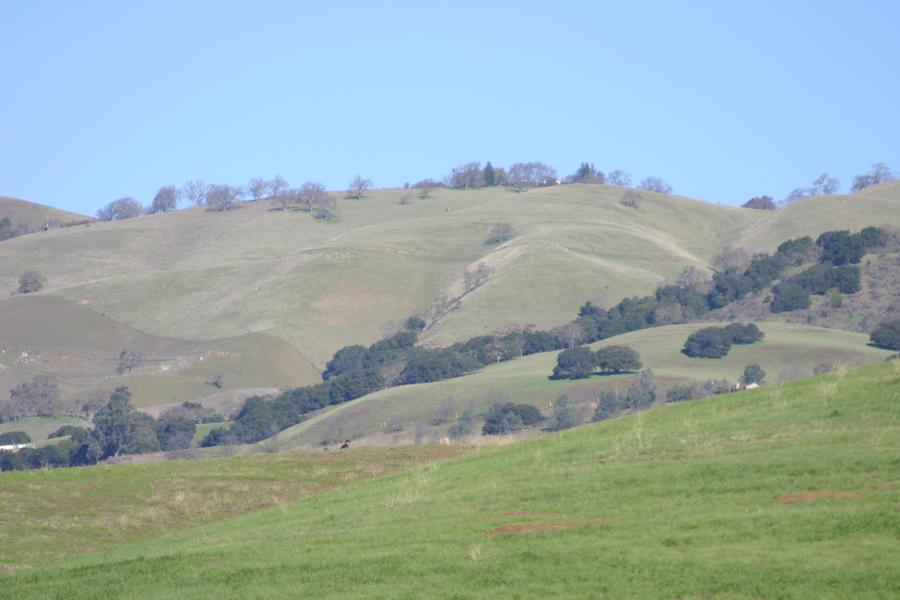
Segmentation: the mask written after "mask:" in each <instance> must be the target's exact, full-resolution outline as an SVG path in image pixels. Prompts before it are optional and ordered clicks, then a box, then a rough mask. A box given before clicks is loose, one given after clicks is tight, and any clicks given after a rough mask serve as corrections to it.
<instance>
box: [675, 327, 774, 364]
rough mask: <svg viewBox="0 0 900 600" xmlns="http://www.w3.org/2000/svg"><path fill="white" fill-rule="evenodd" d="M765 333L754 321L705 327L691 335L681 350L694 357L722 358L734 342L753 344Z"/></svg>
mask: <svg viewBox="0 0 900 600" xmlns="http://www.w3.org/2000/svg"><path fill="white" fill-rule="evenodd" d="M764 335H765V334H764V333H763V332H762V331H760V329H759V327H757V326H756V325H755V324H754V323H747V324H744V325H742V324H740V323H732V324H730V325H727V326H725V327H705V328H703V329H699V330H697V331H695V332H694V333H692V334H691V335H689V336H688V338H687V340H686V341H685V342H684V348H683V349H682V350H681V351H682V352H683V353H684V354H687V355H688V356H690V357H693V358H722V357H724V356H726V355H727V354H728V351H729V350H731V345H732V344H752V343H753V342H756V341H758V340H761V339H762V338H763V337H764Z"/></svg>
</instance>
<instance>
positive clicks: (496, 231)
mask: <svg viewBox="0 0 900 600" xmlns="http://www.w3.org/2000/svg"><path fill="white" fill-rule="evenodd" d="M513 235H514V231H513V226H512V225H510V224H509V223H497V224H496V225H494V228H493V229H491V233H490V234H489V235H488V238H487V239H486V240H484V243H485V244H488V245H493V244H500V243H502V242H505V241H507V240H509V239H512V237H513Z"/></svg>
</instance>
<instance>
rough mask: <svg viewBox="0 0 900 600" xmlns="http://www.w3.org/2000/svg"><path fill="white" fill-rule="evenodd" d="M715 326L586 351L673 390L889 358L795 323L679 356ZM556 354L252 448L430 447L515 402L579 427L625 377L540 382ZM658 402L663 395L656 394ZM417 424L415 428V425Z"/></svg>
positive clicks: (417, 389) (345, 413) (320, 419)
mask: <svg viewBox="0 0 900 600" xmlns="http://www.w3.org/2000/svg"><path fill="white" fill-rule="evenodd" d="M722 324H723V323H702V324H688V325H669V326H666V327H657V328H652V329H644V330H641V331H635V332H631V333H627V334H624V335H620V336H616V337H613V338H608V339H606V340H603V341H601V342H597V343H595V344H591V346H590V347H591V348H593V349H595V350H596V349H597V348H600V347H603V346H609V345H625V346H628V347H630V348H633V349H634V350H636V351H637V352H638V353H640V355H641V360H642V362H643V365H644V368H650V369H652V371H653V374H654V378H655V380H656V383H657V385H658V386H659V387H660V389H661V390H664V389H665V388H668V387H670V386H671V385H672V384H674V383H681V382H692V383H703V382H705V381H709V380H722V379H728V380H730V381H731V382H736V381H737V380H738V379H739V378H740V375H741V373H742V372H743V370H744V367H745V366H746V365H748V364H751V363H757V364H759V365H761V366H762V367H763V369H765V371H766V373H767V374H768V380H769V381H772V382H778V381H782V380H785V379H796V378H798V377H803V376H807V375H811V374H812V372H813V369H814V368H815V367H817V366H819V365H822V364H826V365H830V366H831V367H832V368H841V367H844V368H845V367H848V366H853V365H859V364H865V363H871V362H877V361H881V360H884V358H885V357H886V356H888V355H890V354H891V352H890V351H887V350H881V349H878V348H874V347H872V346H869V345H868V336H865V335H862V334H859V333H852V332H849V331H841V330H837V329H825V328H821V327H810V326H807V325H800V324H788V323H775V322H766V323H760V324H759V325H760V328H761V329H762V330H763V332H764V333H765V334H766V336H765V338H764V339H763V340H762V341H760V342H757V343H755V344H750V345H746V346H740V345H736V346H733V347H732V349H731V351H730V352H729V354H728V356H727V357H725V358H722V359H701V358H689V357H688V356H685V355H684V354H682V353H681V348H682V346H683V344H684V341H685V339H687V337H688V335H689V334H690V333H692V332H694V331H696V330H697V329H700V328H702V327H709V326H713V325H722ZM558 354H559V352H544V353H541V354H533V355H530V356H526V357H523V358H518V359H515V360H512V361H509V362H503V363H498V364H496V365H491V366H488V367H486V368H485V369H484V370H482V371H479V372H477V373H474V374H471V375H466V376H464V377H457V378H454V379H447V380H444V381H437V382H434V383H423V384H416V385H405V386H400V387H394V388H388V389H386V390H383V391H380V392H376V393H374V394H370V395H368V396H363V397H362V398H359V399H357V400H354V401H352V402H348V403H346V404H341V405H338V406H336V407H333V408H331V409H327V410H325V411H323V412H321V413H320V414H317V415H315V416H312V417H311V418H310V419H309V420H307V421H304V422H302V423H299V424H298V425H295V426H293V427H291V428H288V429H285V430H284V431H282V432H281V433H279V434H278V435H276V436H274V437H273V438H271V439H269V440H264V441H262V442H260V443H259V445H260V446H261V447H264V448H284V447H292V446H294V445H298V444H300V445H309V446H315V445H318V444H320V443H321V442H323V441H327V442H329V443H334V442H335V441H338V440H342V439H344V438H345V437H352V438H354V439H356V438H359V437H371V438H372V440H373V441H374V442H376V443H377V442H378V441H382V442H383V441H393V440H396V441H406V442H410V441H412V438H413V436H414V434H415V433H416V431H417V430H418V432H419V436H420V437H422V436H423V435H424V436H425V437H426V439H431V440H433V441H437V440H438V439H440V438H441V437H442V436H444V435H445V434H446V431H447V428H448V427H449V426H450V425H451V424H453V423H454V422H455V421H456V419H457V417H458V416H459V415H460V414H462V412H463V411H465V410H467V409H471V410H473V411H474V412H475V413H476V414H478V415H483V414H484V412H486V411H487V409H488V408H489V407H490V405H491V404H493V403H494V402H497V401H501V402H508V401H512V402H522V403H528V404H532V405H535V406H538V407H539V408H541V409H544V410H545V411H546V409H548V408H549V407H550V405H551V403H552V402H553V401H555V400H556V399H557V398H558V397H559V396H561V395H563V394H566V395H567V396H569V398H570V399H571V400H573V401H575V402H576V403H578V404H579V406H580V409H581V414H582V419H583V420H589V419H590V417H591V414H592V413H593V411H594V408H595V406H596V404H595V402H596V399H597V397H598V396H599V394H600V392H601V391H602V390H605V389H617V390H619V391H621V392H623V393H624V392H625V391H626V390H627V389H628V386H629V385H630V383H631V380H632V378H633V375H631V374H623V375H607V376H600V375H595V376H593V377H591V378H589V379H583V380H552V379H550V378H549V376H550V374H551V373H552V372H553V367H554V366H555V365H556V357H557V355H558ZM661 395H662V396H664V392H662V391H661ZM423 425H424V426H423Z"/></svg>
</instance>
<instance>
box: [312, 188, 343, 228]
mask: <svg viewBox="0 0 900 600" xmlns="http://www.w3.org/2000/svg"><path fill="white" fill-rule="evenodd" d="M311 208H312V214H313V217H314V218H316V219H321V220H323V221H330V220H332V219H333V218H334V217H335V216H336V215H337V201H336V200H335V199H334V198H332V197H331V195H329V194H323V195H322V196H320V197H318V198H317V199H316V200H315V201H314V204H312V206H311Z"/></svg>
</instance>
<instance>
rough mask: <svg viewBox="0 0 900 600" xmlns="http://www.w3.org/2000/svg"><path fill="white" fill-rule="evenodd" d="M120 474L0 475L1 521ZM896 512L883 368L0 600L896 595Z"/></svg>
mask: <svg viewBox="0 0 900 600" xmlns="http://www.w3.org/2000/svg"><path fill="white" fill-rule="evenodd" d="M369 451H370V450H368V449H367V450H353V451H352V452H353V453H354V454H355V453H365V452H369ZM314 455H315V456H318V457H324V456H327V454H326V453H323V452H318V453H314ZM297 456H301V455H300V454H298V455H297ZM310 456H312V455H310ZM347 456H349V454H348V455H347ZM260 460H262V459H260ZM222 464H223V465H224V464H225V463H222ZM151 467H152V468H159V469H163V470H164V469H170V468H178V467H179V464H178V463H164V464H162V465H159V466H151V465H146V466H144V467H142V468H151ZM325 468H326V470H327V467H325ZM118 469H119V467H109V468H106V469H104V468H98V469H96V470H94V471H92V472H91V471H90V470H72V471H60V472H51V473H28V474H6V473H4V474H3V475H2V476H0V485H2V489H3V491H4V505H6V506H21V505H25V506H24V507H23V508H21V509H20V510H21V513H20V514H19V515H18V516H17V518H16V519H13V522H14V523H18V522H19V521H25V522H28V520H29V519H35V520H36V519H39V518H45V517H46V515H43V514H41V513H42V511H43V510H46V509H45V508H42V506H41V505H35V504H36V503H34V502H28V500H30V499H31V498H32V497H33V496H37V495H38V492H41V494H40V497H50V498H58V497H59V495H60V491H59V490H61V489H63V488H65V486H66V485H69V484H68V483H67V481H66V480H67V478H79V477H80V478H82V480H83V481H87V478H86V476H85V475H83V473H88V472H90V473H91V474H92V475H93V477H92V479H91V481H92V486H94V488H95V489H104V486H106V485H108V483H107V482H108V481H109V480H110V479H112V478H115V477H122V475H119V473H125V472H127V473H132V474H133V473H135V471H126V470H125V469H124V468H123V469H122V470H121V471H119V470H118ZM218 476H219V477H222V478H223V479H227V477H228V476H227V475H218ZM252 477H253V478H254V480H255V478H257V477H258V478H260V479H263V480H264V479H266V477H267V476H266V474H265V472H264V471H254V474H253V475H252ZM29 484H31V486H38V485H40V486H41V487H30V486H29ZM252 487H253V485H250V486H248V491H249V490H250V489H251V488H252ZM898 502H900V363H896V362H894V363H882V364H879V365H873V366H868V367H864V368H862V369H860V370H851V371H847V370H842V371H840V372H837V373H832V374H828V375H824V376H819V377H816V378H811V379H806V380H801V381H796V382H791V383H787V384H783V385H781V384H773V385H769V386H765V387H764V388H762V389H760V390H755V391H750V392H745V393H740V394H729V395H725V396H718V397H713V398H710V399H707V400H697V401H692V402H686V403H682V404H678V405H671V406H664V407H659V408H656V409H652V410H649V411H647V412H644V413H640V414H636V415H631V416H627V417H622V418H618V419H613V420H610V421H606V422H604V423H600V424H596V425H589V426H584V427H580V428H578V429H575V430H571V431H569V432H564V433H561V434H554V435H550V436H545V437H542V438H540V439H537V440H532V441H529V442H523V443H519V444H513V445H509V446H506V447H503V448H496V449H491V450H484V451H481V452H478V453H475V454H469V455H466V456H462V457H459V458H455V459H452V460H450V461H446V462H442V463H436V464H431V465H428V466H423V467H419V468H417V469H415V470H413V471H405V472H402V473H399V474H395V475H391V476H387V477H383V478H380V479H377V480H374V481H367V482H359V483H354V484H351V485H347V486H344V487H341V488H340V489H337V490H334V491H331V492H326V493H322V494H317V495H314V496H310V497H308V498H305V499H301V500H297V501H293V502H285V503H283V504H281V505H279V506H278V507H276V508H273V509H269V510H264V511H261V512H256V513H253V514H249V515H245V516H240V517H237V518H234V519H227V520H223V521H220V522H217V523H214V524H210V525H206V526H203V527H199V528H192V529H186V530H184V531H179V532H174V533H170V534H166V535H164V536H162V537H159V538H153V539H146V540H143V541H137V542H133V543H125V544H122V545H116V546H113V547H111V548H107V549H105V550H102V551H100V552H97V553H92V554H81V555H79V556H76V557H72V558H70V559H68V560H65V561H63V562H54V563H52V564H48V563H44V562H43V561H40V564H36V568H35V569H34V570H30V571H23V572H19V573H14V574H13V575H10V576H7V577H4V578H2V579H0V597H3V598H10V599H12V598H17V599H19V598H53V597H66V598H74V599H77V598H97V597H117V598H210V597H215V598H276V597H315V598H349V597H354V598H359V597H365V598H420V597H434V598H499V597H503V598H536V597H545V598H546V597H554V598H714V599H729V600H731V599H740V598H811V599H816V600H820V599H827V598H835V599H837V598H841V599H843V598H893V597H897V595H898V594H900V563H898V562H897V560H896V557H897V555H898V554H900V536H898V533H900V513H898V511H897V505H898ZM81 503H85V504H88V505H89V506H93V504H92V503H91V502H90V501H89V500H88V499H87V498H80V499H79V500H78V502H77V503H76V506H75V507H72V508H71V509H68V510H69V511H70V512H68V513H67V518H66V520H65V521H64V523H65V524H72V523H77V524H76V525H70V526H69V531H70V532H71V533H70V534H69V535H70V536H71V538H70V542H69V543H67V544H62V543H58V542H57V541H56V539H55V538H56V536H57V535H60V534H65V533H66V527H65V526H64V525H62V524H60V526H59V527H60V531H59V532H57V531H54V533H53V537H51V538H49V539H41V537H40V535H37V534H36V533H35V532H34V531H33V530H32V529H30V528H28V527H18V526H17V528H16V530H15V531H16V534H17V535H15V536H12V538H13V539H14V540H15V541H14V544H15V545H14V547H15V548H16V554H15V556H16V557H17V558H18V560H22V557H26V556H31V555H32V554H30V553H34V555H35V556H38V557H47V558H52V557H53V555H52V553H50V554H49V556H48V554H47V553H46V545H59V546H61V547H63V548H66V547H71V546H69V544H71V545H72V546H76V547H77V545H78V543H79V542H77V541H75V540H77V539H78V536H79V535H81V534H82V533H86V532H82V531H79V528H80V527H82V525H81V523H80V522H78V521H74V519H73V517H74V516H76V515H77V514H78V511H79V510H81V509H80V508H79V506H80V505H81ZM84 510H91V509H90V508H85V509H84ZM101 512H102V510H101ZM4 514H6V513H4ZM37 515H41V516H40V517H38V516H37ZM4 518H8V517H4ZM186 521H187V522H190V520H189V519H186ZM186 524H187V523H186ZM45 527H46V526H45ZM0 531H3V532H4V533H6V532H7V531H8V528H7V527H3V528H2V529H0ZM0 547H4V546H0ZM7 552H9V551H8V550H7ZM7 562H12V561H9V560H7Z"/></svg>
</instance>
